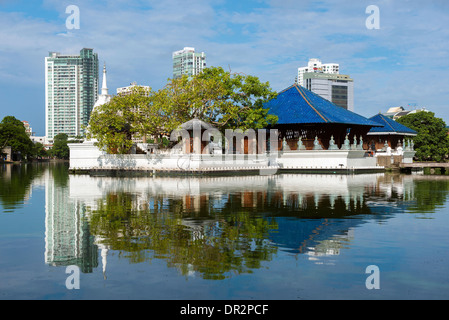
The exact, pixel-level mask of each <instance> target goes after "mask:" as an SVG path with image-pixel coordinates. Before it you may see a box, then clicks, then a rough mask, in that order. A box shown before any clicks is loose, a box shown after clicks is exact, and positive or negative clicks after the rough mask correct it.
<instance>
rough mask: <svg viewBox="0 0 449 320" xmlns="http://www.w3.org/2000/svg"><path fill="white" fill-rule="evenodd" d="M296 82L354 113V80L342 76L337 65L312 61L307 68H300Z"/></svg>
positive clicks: (316, 60)
mask: <svg viewBox="0 0 449 320" xmlns="http://www.w3.org/2000/svg"><path fill="white" fill-rule="evenodd" d="M296 82H297V83H298V84H299V85H300V86H302V87H304V88H306V89H308V90H310V91H312V92H313V93H315V94H317V95H319V96H320V97H322V98H324V99H326V100H329V101H331V102H333V103H334V104H336V105H337V106H340V107H342V108H344V109H346V110H349V111H354V80H353V79H351V78H350V76H348V75H344V74H340V66H339V65H338V64H337V63H321V61H320V60H318V59H310V60H309V63H308V65H307V67H301V68H298V75H297V78H296Z"/></svg>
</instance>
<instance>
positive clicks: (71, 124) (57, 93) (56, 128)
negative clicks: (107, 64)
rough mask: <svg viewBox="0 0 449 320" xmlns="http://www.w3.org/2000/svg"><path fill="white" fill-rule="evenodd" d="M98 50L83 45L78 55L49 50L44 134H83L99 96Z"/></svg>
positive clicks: (50, 137)
mask: <svg viewBox="0 0 449 320" xmlns="http://www.w3.org/2000/svg"><path fill="white" fill-rule="evenodd" d="M98 79H99V75H98V54H97V53H94V52H93V49H86V48H84V49H82V50H81V51H80V54H79V55H62V54H60V53H58V52H50V54H49V56H48V57H46V58H45V135H46V137H47V138H48V139H49V140H53V138H54V137H55V136H56V135H57V134H59V133H65V134H67V135H68V136H69V137H75V136H79V135H83V134H84V129H83V126H86V127H87V125H88V123H89V118H90V113H91V111H92V109H93V107H94V104H95V102H96V101H97V98H98V86H99V84H98V82H99V81H98Z"/></svg>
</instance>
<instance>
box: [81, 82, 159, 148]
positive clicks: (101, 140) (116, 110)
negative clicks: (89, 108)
mask: <svg viewBox="0 0 449 320" xmlns="http://www.w3.org/2000/svg"><path fill="white" fill-rule="evenodd" d="M151 100H152V97H151V90H147V89H144V88H140V87H136V88H133V90H132V92H131V93H130V94H128V95H119V96H115V97H113V98H112V99H111V101H110V102H108V103H106V104H104V105H101V106H99V107H97V108H95V110H94V111H93V112H92V113H91V116H90V121H89V128H88V129H87V138H88V139H92V138H94V139H96V140H97V141H98V142H97V145H98V147H99V148H100V149H102V150H106V151H107V152H108V153H113V154H117V153H118V154H126V153H128V152H129V150H130V149H131V147H132V145H133V141H132V137H133V136H135V135H139V136H142V135H145V133H146V132H147V131H150V130H149V127H150V126H152V128H153V131H154V132H156V131H157V130H160V128H161V127H162V123H163V121H164V117H163V113H161V112H160V110H155V109H154V108H152V103H151ZM144 122H147V123H148V124H145V123H144Z"/></svg>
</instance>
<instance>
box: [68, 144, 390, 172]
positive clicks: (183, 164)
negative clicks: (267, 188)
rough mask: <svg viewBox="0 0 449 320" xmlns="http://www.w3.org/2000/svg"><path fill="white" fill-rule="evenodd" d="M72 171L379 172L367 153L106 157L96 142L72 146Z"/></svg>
mask: <svg viewBox="0 0 449 320" xmlns="http://www.w3.org/2000/svg"><path fill="white" fill-rule="evenodd" d="M69 147H70V171H71V172H77V173H96V174H120V173H125V174H129V173H136V174H233V175H235V174H261V175H264V174H267V175H269V174H275V173H279V172H318V171H319V172H330V173H352V172H359V171H360V172H367V171H368V172H379V171H383V170H385V166H381V165H379V164H378V159H377V157H375V156H373V155H371V154H370V153H367V152H365V151H364V150H301V151H297V150H295V151H285V152H284V151H279V152H274V153H273V152H272V153H265V154H182V153H173V152H171V153H170V152H166V153H163V152H162V151H159V152H157V153H148V154H126V155H117V154H106V153H104V152H102V151H100V150H99V149H98V148H97V147H96V146H95V145H94V143H93V142H87V143H81V144H70V145H69Z"/></svg>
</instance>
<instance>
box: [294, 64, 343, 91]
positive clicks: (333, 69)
mask: <svg viewBox="0 0 449 320" xmlns="http://www.w3.org/2000/svg"><path fill="white" fill-rule="evenodd" d="M310 72H314V73H326V74H339V73H340V65H339V64H338V63H321V60H319V59H315V58H312V59H310V60H309V63H308V64H307V67H299V68H298V76H297V78H296V83H298V84H299V85H300V86H303V87H304V86H305V85H304V73H310Z"/></svg>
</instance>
